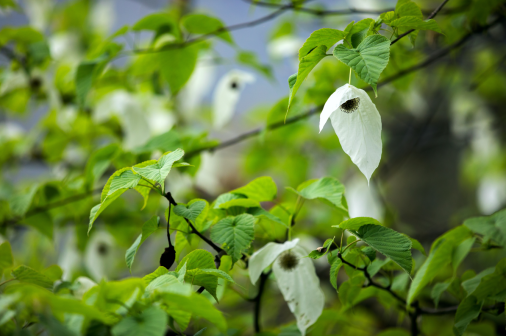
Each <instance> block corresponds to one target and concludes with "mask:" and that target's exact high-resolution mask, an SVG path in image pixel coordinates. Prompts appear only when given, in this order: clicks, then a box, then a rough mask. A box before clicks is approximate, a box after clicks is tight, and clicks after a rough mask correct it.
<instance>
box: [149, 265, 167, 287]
mask: <svg viewBox="0 0 506 336" xmlns="http://www.w3.org/2000/svg"><path fill="white" fill-rule="evenodd" d="M167 273H169V270H168V269H166V268H165V267H163V266H158V268H157V269H156V270H155V271H154V272H153V273H150V274H148V275H146V276H144V277H143V278H142V280H144V282H145V283H146V285H149V284H150V283H151V281H153V280H155V279H156V278H158V277H159V276H162V275H164V274H167Z"/></svg>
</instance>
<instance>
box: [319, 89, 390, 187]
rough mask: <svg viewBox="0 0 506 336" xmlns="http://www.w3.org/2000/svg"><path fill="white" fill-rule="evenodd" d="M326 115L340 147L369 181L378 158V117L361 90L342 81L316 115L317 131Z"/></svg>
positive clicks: (379, 132)
mask: <svg viewBox="0 0 506 336" xmlns="http://www.w3.org/2000/svg"><path fill="white" fill-rule="evenodd" d="M329 118H330V121H331V122H332V127H334V130H335V132H336V134H337V136H338V137H339V141H340V142H341V147H342V148H343V150H344V152H345V153H346V154H348V155H349V156H350V158H351V161H353V163H354V164H356V165H357V167H358V168H359V169H360V171H361V172H362V173H363V174H364V175H365V177H366V178H367V182H369V180H370V178H371V175H372V173H373V172H374V170H375V169H376V168H377V167H378V164H379V162H380V159H381V117H380V114H379V112H378V110H377V109H376V106H375V105H374V104H373V102H372V101H371V98H369V95H368V94H367V93H366V92H365V91H364V90H360V89H357V88H356V87H354V86H353V85H350V84H346V85H344V86H341V87H340V88H339V89H337V90H336V92H334V93H333V94H332V95H331V96H330V97H329V99H328V100H327V102H326V103H325V106H324V107H323V111H322V113H321V115H320V132H321V131H322V129H323V126H325V123H326V122H327V120H328V119H329Z"/></svg>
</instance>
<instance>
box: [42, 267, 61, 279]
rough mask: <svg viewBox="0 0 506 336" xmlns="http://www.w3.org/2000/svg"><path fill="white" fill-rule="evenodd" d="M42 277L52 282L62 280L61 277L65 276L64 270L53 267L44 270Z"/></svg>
mask: <svg viewBox="0 0 506 336" xmlns="http://www.w3.org/2000/svg"><path fill="white" fill-rule="evenodd" d="M41 273H42V275H45V276H46V277H48V279H49V280H51V281H53V282H54V281H57V280H61V277H62V275H63V270H62V269H61V268H60V266H58V265H51V266H49V267H47V268H45V269H43V270H42V272H41Z"/></svg>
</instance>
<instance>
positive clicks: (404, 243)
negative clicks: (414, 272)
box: [350, 224, 413, 274]
mask: <svg viewBox="0 0 506 336" xmlns="http://www.w3.org/2000/svg"><path fill="white" fill-rule="evenodd" d="M350 232H351V233H353V235H355V236H356V237H357V238H359V239H361V240H362V241H363V242H365V243H366V244H367V245H369V246H371V247H372V248H374V249H375V250H376V251H378V252H379V253H382V254H383V255H385V256H387V257H388V258H390V259H392V261H394V262H395V263H396V264H397V265H399V266H400V267H401V268H402V269H403V270H405V271H406V272H407V273H408V274H410V273H411V268H412V267H413V263H412V258H411V240H409V238H408V237H406V236H405V235H403V234H401V233H399V232H397V231H394V230H392V229H389V228H387V227H384V226H380V225H376V224H367V225H363V226H361V227H360V228H359V229H358V231H353V230H351V231H350Z"/></svg>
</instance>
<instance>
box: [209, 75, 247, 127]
mask: <svg viewBox="0 0 506 336" xmlns="http://www.w3.org/2000/svg"><path fill="white" fill-rule="evenodd" d="M254 81H255V77H253V75H252V74H250V73H248V72H245V71H241V70H231V71H229V72H228V73H227V74H225V75H224V76H223V77H222V78H221V79H220V80H219V81H218V84H217V86H216V90H215V91H214V98H213V114H214V127H215V128H217V129H219V128H222V127H223V126H225V125H226V124H227V123H228V122H229V121H230V120H231V119H232V116H233V115H234V110H235V106H236V105H237V102H238V101H239V95H240V94H241V91H242V90H243V88H244V86H245V85H246V84H248V83H253V82H254Z"/></svg>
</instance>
